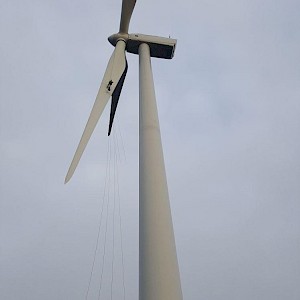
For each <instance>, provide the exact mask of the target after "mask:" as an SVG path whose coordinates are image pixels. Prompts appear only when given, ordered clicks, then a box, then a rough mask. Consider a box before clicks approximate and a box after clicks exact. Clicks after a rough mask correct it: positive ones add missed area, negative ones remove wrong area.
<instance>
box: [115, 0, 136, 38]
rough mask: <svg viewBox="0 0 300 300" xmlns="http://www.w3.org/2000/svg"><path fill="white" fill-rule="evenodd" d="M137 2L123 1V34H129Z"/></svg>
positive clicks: (121, 30)
mask: <svg viewBox="0 0 300 300" xmlns="http://www.w3.org/2000/svg"><path fill="white" fill-rule="evenodd" d="M135 2H136V0H123V2H122V12H121V21H120V29H119V32H121V33H128V28H129V22H130V18H131V15H132V12H133V9H134V6H135Z"/></svg>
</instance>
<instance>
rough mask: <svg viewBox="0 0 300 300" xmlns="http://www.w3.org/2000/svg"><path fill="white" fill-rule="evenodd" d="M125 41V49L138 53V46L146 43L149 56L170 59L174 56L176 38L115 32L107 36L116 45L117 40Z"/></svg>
mask: <svg viewBox="0 0 300 300" xmlns="http://www.w3.org/2000/svg"><path fill="white" fill-rule="evenodd" d="M120 40H122V41H124V42H125V43H126V51H127V52H129V53H133V54H138V53H139V52H138V51H139V46H140V45H141V44H147V45H148V46H149V47H150V55H151V57H157V58H165V59H171V58H173V56H174V52H175V47H176V42H177V40H175V39H171V38H165V37H159V36H154V35H146V34H140V33H132V34H126V33H121V32H119V33H115V34H113V35H111V36H110V37H108V41H109V42H110V43H111V44H112V45H113V46H116V45H117V42H118V41H120Z"/></svg>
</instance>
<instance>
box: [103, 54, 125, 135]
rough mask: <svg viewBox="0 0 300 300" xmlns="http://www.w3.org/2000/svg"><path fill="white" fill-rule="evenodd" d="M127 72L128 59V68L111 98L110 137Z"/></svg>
mask: <svg viewBox="0 0 300 300" xmlns="http://www.w3.org/2000/svg"><path fill="white" fill-rule="evenodd" d="M127 70H128V63H127V59H126V67H125V70H124V72H123V74H122V76H121V78H120V80H119V82H118V84H117V86H116V88H115V90H114V92H113V94H112V98H111V107H110V118H109V127H108V135H110V133H111V128H112V124H113V121H114V117H115V113H116V109H117V106H118V102H119V98H120V95H121V91H122V87H123V84H124V81H125V77H126V74H127Z"/></svg>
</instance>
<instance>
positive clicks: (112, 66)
mask: <svg viewBox="0 0 300 300" xmlns="http://www.w3.org/2000/svg"><path fill="white" fill-rule="evenodd" d="M135 2H136V0H123V3H122V12H121V21H120V29H119V32H118V33H116V34H113V35H112V36H110V37H109V38H108V40H109V42H110V43H111V44H112V45H113V46H115V50H114V52H113V54H112V56H111V58H110V60H109V62H108V65H107V68H106V71H105V74H104V77H103V80H102V83H101V85H100V89H99V92H98V95H97V97H96V100H95V103H94V106H93V108H92V111H91V114H90V117H89V119H88V122H87V124H86V127H85V129H84V132H83V134H82V137H81V140H80V142H79V145H78V147H77V150H76V152H75V155H74V158H73V160H72V162H71V165H70V168H69V170H68V173H67V176H66V179H65V183H67V182H68V181H69V180H70V178H71V177H72V175H73V173H74V171H75V169H76V167H77V165H78V162H79V160H80V158H81V155H82V153H83V151H84V149H85V147H86V145H87V143H88V141H89V139H90V136H91V134H92V133H93V131H94V128H95V126H96V124H97V122H98V120H99V118H100V116H101V114H102V112H103V110H104V108H105V105H106V104H107V102H108V100H109V98H110V97H112V102H111V111H110V121H109V129H108V135H110V132H111V128H112V124H113V119H114V115H115V112H116V108H117V105H118V100H119V97H120V93H121V90H122V86H123V83H124V80H125V76H126V73H127V60H126V57H125V51H127V52H130V53H134V54H138V55H139V74H140V75H139V82H140V87H139V98H140V109H139V111H140V113H139V114H140V115H139V151H140V153H139V299H140V300H181V299H182V292H181V284H180V277H179V269H178V262H177V255H176V247H175V239H174V232H173V225H172V216H171V210H170V203H169V196H168V187H167V180H166V173H165V166H164V158H163V151H162V145H161V136H160V128H159V121H158V114H157V107H156V100H155V92H154V83H153V76H152V69H151V57H158V58H165V59H171V58H172V57H173V55H174V50H175V46H176V40H174V39H170V38H162V37H156V36H149V35H143V34H128V27H129V22H130V18H131V15H132V12H133V9H134V6H135Z"/></svg>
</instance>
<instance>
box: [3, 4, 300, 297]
mask: <svg viewBox="0 0 300 300" xmlns="http://www.w3.org/2000/svg"><path fill="white" fill-rule="evenodd" d="M120 9H121V1H96V0H93V1H78V0H75V1H66V0H63V1H33V0H27V1H6V0H4V1H2V2H1V4H0V35H1V44H0V105H1V107H0V108H1V110H0V114H1V115H0V135H1V136H0V138H1V139H0V140H1V148H0V151H1V160H0V162H1V168H0V170H1V173H0V220H1V227H0V244H1V255H0V283H1V284H0V298H1V299H4V300H20V299H22V300H23V299H30V300H36V299H45V300H47V299H62V300H63V299H74V300H75V299H78V300H79V299H84V296H85V292H86V288H87V283H88V276H89V273H90V268H91V262H92V257H93V251H94V247H95V240H96V235H97V226H98V222H99V210H100V207H101V203H102V202H101V201H102V194H103V188H104V181H105V168H106V160H107V156H106V154H107V145H108V139H107V137H106V133H107V128H108V112H109V110H108V109H107V110H106V111H105V113H104V116H103V118H102V119H101V120H100V122H99V124H98V127H97V128H96V131H95V133H94V136H93V138H92V140H91V141H90V143H89V145H88V147H87V149H86V152H85V153H84V155H83V157H82V160H81V162H80V164H79V167H78V169H77V170H76V172H75V175H74V177H73V178H72V180H71V182H70V183H69V184H68V185H64V184H63V181H64V176H65V174H66V171H67V169H68V166H69V163H70V161H71V158H72V156H73V154H74V151H75V148H76V146H77V143H78V141H79V138H80V136H81V133H82V131H83V128H84V125H85V123H86V120H87V117H88V115H89V112H90V109H91V107H92V104H93V102H94V99H95V95H96V93H97V90H98V87H99V84H100V81H101V79H102V76H103V73H104V70H105V67H106V64H107V61H108V59H109V57H110V55H111V52H112V50H113V48H112V47H111V46H110V44H109V43H108V42H107V37H108V36H109V35H110V34H112V33H114V32H116V31H117V29H118V26H119V17H120ZM299 11H300V3H299V1H296V0H295V1H292V0H286V1H283V0H278V1H274V0H273V1H270V0H264V1H258V0H254V1H253V0H252V1H250V0H244V1H238V0H236V1H233V0H232V1H229V0H228V1H190V0H188V1H158V0H153V1H138V2H137V5H136V9H135V11H134V13H133V16H132V22H131V25H130V31H131V32H141V33H145V34H153V35H162V36H169V34H170V35H171V37H174V38H177V39H178V45H177V49H176V52H175V57H174V59H173V60H172V61H163V60H157V59H154V60H153V63H152V64H153V71H154V79H155V84H156V95H157V102H158V106H159V115H160V123H161V131H162V137H163V144H164V153H165V161H166V168H167V174H168V182H169V192H170V199H171V206H172V212H173V221H174V228H175V236H176V242H177V252H178V259H179V264H180V271H181V278H182V288H183V294H184V299H190V300H198V299H207V300H219V299H222V300H223V299H228V300H229V299H230V300H234V299H239V300H240V299H243V300H253V299H261V300H275V299H278V300H279V299H280V300H283V299H288V300H298V299H299V298H300V285H299V282H300V255H299V253H300V217H299V216H300V203H299V202H300V184H299V179H300V157H299V153H300V139H299V136H300V117H299V116H300V103H299V101H300V58H299V53H300V31H299V28H300V20H299ZM127 58H128V62H129V71H128V75H127V78H126V81H125V84H124V89H123V92H122V95H121V99H120V104H119V107H118V110H117V119H118V120H117V123H116V126H115V129H116V130H115V131H116V132H117V135H119V134H120V131H121V134H122V139H123V142H124V147H125V152H126V161H125V160H124V159H122V162H121V163H120V166H119V182H120V194H121V205H122V220H123V233H124V255H125V271H126V290H127V295H126V299H137V295H138V282H137V281H138V140H137V137H138V58H137V56H134V55H130V54H128V55H127ZM98 265H99V264H98ZM118 266H119V265H118V263H117V264H116V267H117V268H118ZM97 270H98V271H97V272H99V270H100V267H99V269H97ZM98 275H99V274H98ZM96 277H97V274H96V275H95V281H93V284H92V291H91V295H90V298H89V299H97V297H96V280H97V278H96ZM118 293H119V291H116V292H115V295H117V294H118ZM93 296H94V298H93Z"/></svg>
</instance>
